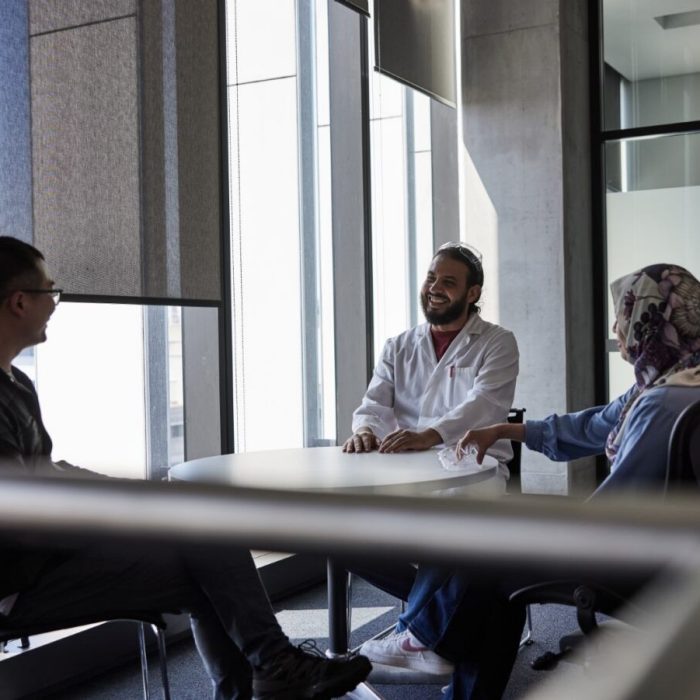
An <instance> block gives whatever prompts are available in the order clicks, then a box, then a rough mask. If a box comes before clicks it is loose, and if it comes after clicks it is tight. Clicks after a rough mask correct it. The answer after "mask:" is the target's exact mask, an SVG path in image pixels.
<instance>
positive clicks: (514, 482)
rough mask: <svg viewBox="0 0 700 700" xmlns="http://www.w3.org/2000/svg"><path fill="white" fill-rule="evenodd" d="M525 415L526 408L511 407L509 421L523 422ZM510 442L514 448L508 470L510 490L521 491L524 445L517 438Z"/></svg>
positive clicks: (512, 491) (513, 491)
mask: <svg viewBox="0 0 700 700" xmlns="http://www.w3.org/2000/svg"><path fill="white" fill-rule="evenodd" d="M524 415H525V409H524V408H511V409H510V411H509V413H508V422H509V423H522V422H523V416H524ZM510 444H511V446H512V448H513V459H511V460H510V462H508V471H509V472H510V479H509V480H508V491H509V492H510V493H520V492H521V485H520V457H521V455H522V448H523V445H522V443H521V442H518V441H516V440H511V443H510Z"/></svg>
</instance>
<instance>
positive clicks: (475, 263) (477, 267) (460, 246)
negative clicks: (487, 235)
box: [435, 241, 484, 285]
mask: <svg viewBox="0 0 700 700" xmlns="http://www.w3.org/2000/svg"><path fill="white" fill-rule="evenodd" d="M446 250H454V251H455V253H458V254H459V255H460V256H461V257H462V258H463V259H464V260H465V261H466V262H467V264H468V265H469V267H470V269H471V270H473V271H474V273H475V274H474V278H473V280H472V283H473V284H478V285H483V284H484V268H483V267H482V266H481V253H480V252H479V251H478V250H476V248H471V247H469V246H468V245H465V244H464V243H456V242H454V241H450V242H449V243H443V244H442V245H441V246H440V247H439V248H438V249H437V252H436V253H435V255H438V253H441V252H443V251H446Z"/></svg>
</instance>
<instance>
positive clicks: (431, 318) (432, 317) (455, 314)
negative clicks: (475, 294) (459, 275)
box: [420, 289, 469, 326]
mask: <svg viewBox="0 0 700 700" xmlns="http://www.w3.org/2000/svg"><path fill="white" fill-rule="evenodd" d="M468 292H469V289H467V290H466V291H465V292H464V295H463V296H461V297H460V298H459V299H455V300H454V301H453V302H452V303H451V304H449V305H448V306H446V307H445V308H444V309H440V310H436V309H429V308H428V295H427V293H421V295H420V304H421V307H422V308H423V315H424V316H425V320H426V321H427V322H428V323H430V324H431V325H433V326H444V325H445V324H447V323H452V322H453V321H456V320H457V319H458V318H459V317H460V316H461V315H462V314H463V313H464V311H465V309H466V308H467V306H468V302H467V294H468Z"/></svg>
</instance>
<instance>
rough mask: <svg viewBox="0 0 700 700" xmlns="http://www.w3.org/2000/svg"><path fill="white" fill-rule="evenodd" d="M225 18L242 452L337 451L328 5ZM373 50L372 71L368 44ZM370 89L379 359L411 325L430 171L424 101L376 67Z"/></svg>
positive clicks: (251, 9)
mask: <svg viewBox="0 0 700 700" xmlns="http://www.w3.org/2000/svg"><path fill="white" fill-rule="evenodd" d="M226 11H227V42H226V45H227V51H228V68H227V84H228V105H229V141H230V155H229V159H230V181H231V195H230V201H231V249H232V273H233V309H234V323H233V339H234V367H235V370H234V374H235V379H234V390H235V428H236V430H235V443H236V449H237V450H257V449H269V448H285V447H294V446H300V445H303V444H306V445H319V444H327V443H329V442H330V443H332V442H334V441H335V439H336V426H335V420H336V414H335V401H336V396H335V362H336V361H339V362H342V361H343V359H342V357H343V356H342V353H343V351H344V348H342V347H340V348H336V347H335V342H334V314H333V304H334V301H335V302H337V301H338V299H337V295H338V290H337V289H335V287H334V277H333V268H332V260H333V248H332V213H333V212H332V196H333V195H332V187H331V181H332V173H331V160H332V159H331V155H332V154H331V145H330V144H331V135H330V129H331V123H330V122H331V116H330V115H331V109H330V96H329V85H328V80H329V78H328V76H329V54H330V53H331V52H333V51H334V50H335V46H336V42H337V40H338V39H339V37H334V36H333V35H332V33H331V34H329V24H328V2H327V0H316V1H315V2H297V3H295V2H294V1H293V0H267V1H263V2H261V0H228V1H227V3H226ZM347 12H351V11H350V10H347ZM357 21H358V22H359V21H362V22H365V21H367V20H366V19H364V18H362V19H359V18H358V19H357ZM367 35H368V37H371V36H372V35H373V32H372V30H371V27H370V28H369V31H368V32H367ZM367 50H368V54H369V64H370V66H371V65H373V60H374V49H373V46H372V42H371V41H369V42H368V46H367ZM357 70H358V71H359V70H360V66H359V65H358V66H357ZM369 81H370V84H369V86H368V89H369V91H370V144H371V148H370V152H369V153H365V154H364V156H365V158H369V160H370V165H371V169H370V173H371V201H372V212H371V227H372V246H371V255H372V260H373V270H372V282H373V285H372V287H373V290H372V291H373V295H372V308H373V330H374V340H375V353H376V352H377V351H378V349H379V348H380V347H381V343H382V342H383V341H384V339H385V338H386V337H388V336H391V335H395V334H396V333H399V332H401V331H403V330H404V329H405V328H407V327H408V326H409V325H411V324H412V323H415V322H416V320H417V319H418V316H419V314H418V306H417V288H418V285H419V283H420V280H421V279H422V276H423V274H424V272H425V268H426V266H427V264H428V261H429V259H430V254H431V252H432V247H433V233H432V184H431V166H432V163H431V145H430V106H429V99H428V98H427V97H425V96H424V95H421V94H419V93H417V92H415V91H413V90H411V89H408V88H405V87H403V86H401V85H400V84H398V83H397V82H395V81H393V80H391V79H389V78H387V77H384V76H382V75H380V74H379V73H377V72H375V71H373V70H371V71H370V75H369ZM357 107H358V111H359V109H360V105H359V104H358V106H357ZM357 148H358V149H361V148H362V144H361V143H359V142H358V144H357ZM363 273H364V271H363V270H362V269H358V270H357V274H358V276H361V275H362V274H363ZM343 301H344V303H348V304H352V303H358V302H356V301H353V299H344V300H343ZM348 351H350V350H348ZM336 358H337V360H336Z"/></svg>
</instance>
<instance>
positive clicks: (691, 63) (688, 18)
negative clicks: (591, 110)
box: [603, 0, 700, 129]
mask: <svg viewBox="0 0 700 700" xmlns="http://www.w3.org/2000/svg"><path fill="white" fill-rule="evenodd" d="M603 22H604V25H603V26H604V31H603V35H604V60H605V67H604V82H605V85H604V104H605V116H604V123H605V128H606V129H627V128H633V127H640V126H651V125H656V124H666V123H675V122H684V121H693V120H699V119H700V0H689V1H688V2H685V3H681V4H680V5H679V4H678V3H659V2H636V0H604V2H603Z"/></svg>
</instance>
